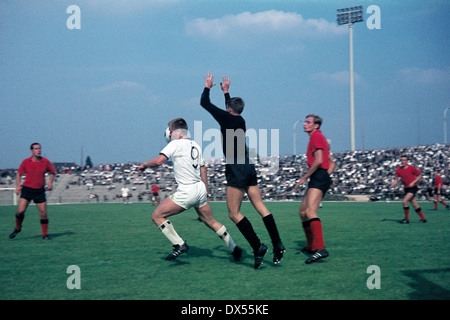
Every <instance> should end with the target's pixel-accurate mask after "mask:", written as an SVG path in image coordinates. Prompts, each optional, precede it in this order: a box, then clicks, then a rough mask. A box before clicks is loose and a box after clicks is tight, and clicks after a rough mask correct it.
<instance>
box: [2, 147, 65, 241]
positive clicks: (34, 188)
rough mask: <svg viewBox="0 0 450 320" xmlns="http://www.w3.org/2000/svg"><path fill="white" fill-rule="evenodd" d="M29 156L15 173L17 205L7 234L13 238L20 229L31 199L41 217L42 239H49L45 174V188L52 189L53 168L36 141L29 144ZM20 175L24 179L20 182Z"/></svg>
mask: <svg viewBox="0 0 450 320" xmlns="http://www.w3.org/2000/svg"><path fill="white" fill-rule="evenodd" d="M30 151H31V157H29V158H26V159H25V160H23V161H22V163H21V164H20V167H19V170H17V175H16V184H17V185H16V194H18V195H19V194H20V199H19V206H18V208H17V213H16V227H15V228H14V231H13V232H11V234H10V235H9V238H10V239H13V238H15V237H16V236H17V234H18V233H19V232H20V231H21V230H22V222H23V220H24V218H25V211H26V210H27V208H28V205H29V204H30V202H31V201H34V203H35V204H36V207H37V208H38V211H39V216H40V218H41V229H42V239H44V240H51V238H50V236H49V235H48V216H47V198H46V197H45V174H46V173H47V172H49V173H50V178H49V180H48V183H47V190H52V188H53V179H54V178H55V172H56V170H55V168H54V167H53V165H52V163H51V162H50V161H49V160H48V159H47V158H44V157H42V156H41V145H40V144H39V143H37V142H35V143H33V144H32V145H31V146H30ZM22 175H25V181H24V182H23V184H21V179H22Z"/></svg>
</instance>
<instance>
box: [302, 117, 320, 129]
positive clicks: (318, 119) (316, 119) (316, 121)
mask: <svg viewBox="0 0 450 320" xmlns="http://www.w3.org/2000/svg"><path fill="white" fill-rule="evenodd" d="M309 117H312V118H313V122H314V124H318V125H319V128H320V126H321V125H322V122H323V119H322V118H321V117H319V116H318V115H316V114H308V115H307V116H306V118H309ZM306 118H305V119H306Z"/></svg>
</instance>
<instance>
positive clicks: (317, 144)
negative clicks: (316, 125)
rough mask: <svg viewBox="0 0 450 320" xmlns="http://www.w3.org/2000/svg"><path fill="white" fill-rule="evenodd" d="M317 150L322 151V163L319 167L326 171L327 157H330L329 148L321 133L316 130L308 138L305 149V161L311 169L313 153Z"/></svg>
mask: <svg viewBox="0 0 450 320" xmlns="http://www.w3.org/2000/svg"><path fill="white" fill-rule="evenodd" d="M318 149H322V150H323V161H322V165H321V166H320V167H321V168H322V169H328V168H329V167H330V162H329V160H328V157H329V155H330V146H329V145H328V141H327V139H326V138H325V136H324V135H323V134H322V131H320V130H316V131H314V132H313V133H311V135H310V136H309V142H308V148H307V149H306V160H307V162H308V166H309V167H311V166H312V164H313V162H314V152H315V151H316V150H318Z"/></svg>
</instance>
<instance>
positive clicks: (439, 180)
mask: <svg viewBox="0 0 450 320" xmlns="http://www.w3.org/2000/svg"><path fill="white" fill-rule="evenodd" d="M439 185H440V186H441V188H442V178H441V177H440V176H436V177H435V178H434V188H435V189H437V188H439Z"/></svg>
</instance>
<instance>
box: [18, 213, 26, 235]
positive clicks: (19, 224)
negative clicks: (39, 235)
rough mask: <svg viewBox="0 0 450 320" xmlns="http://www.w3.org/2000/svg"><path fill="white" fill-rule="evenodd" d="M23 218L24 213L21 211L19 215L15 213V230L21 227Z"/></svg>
mask: <svg viewBox="0 0 450 320" xmlns="http://www.w3.org/2000/svg"><path fill="white" fill-rule="evenodd" d="M23 219H25V214H23V213H22V214H19V215H17V214H16V230H17V231H20V230H21V229H22V222H23Z"/></svg>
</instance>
